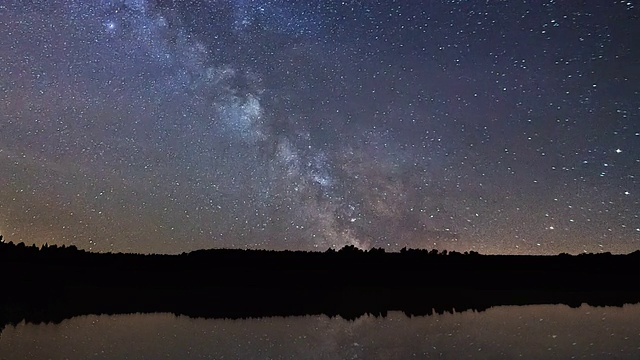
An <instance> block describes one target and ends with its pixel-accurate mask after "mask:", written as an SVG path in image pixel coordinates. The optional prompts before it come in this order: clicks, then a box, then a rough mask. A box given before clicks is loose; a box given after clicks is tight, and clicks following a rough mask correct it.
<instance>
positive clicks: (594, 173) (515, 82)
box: [0, 0, 640, 253]
mask: <svg viewBox="0 0 640 360" xmlns="http://www.w3.org/2000/svg"><path fill="white" fill-rule="evenodd" d="M638 20H639V11H638V8H636V6H635V2H634V1H623V2H615V3H611V4H609V3H607V4H605V3H602V2H598V1H587V2H585V3H584V4H582V5H574V4H568V3H566V4H565V3H562V2H555V1H548V2H545V3H541V2H535V1H531V2H529V1H519V2H512V1H509V2H499V1H496V2H492V1H490V2H488V3H482V4H480V3H479V2H476V1H431V2H422V1H391V0H389V1H384V2H368V1H315V0H313V1H312V0H309V1H303V2H292V1H284V0H272V1H269V0H201V1H195V0H184V1H178V0H155V1H154V0H102V1H80V0H75V1H62V0H59V1H44V0H42V1H38V0H34V1H28V2H25V1H18V0H9V1H3V2H2V5H0V34H2V36H0V233H2V234H3V235H4V236H5V239H6V240H11V241H14V242H20V241H24V242H26V243H35V244H38V245H41V244H43V243H49V244H52V243H55V244H74V245H77V246H78V247H81V248H84V249H92V250H97V251H135V252H145V253H146V252H166V253H177V252H182V251H190V250H194V249H197V248H211V247H238V248H267V249H304V250H313V249H317V250H325V249H327V248H329V247H341V246H344V245H355V246H357V247H361V248H370V247H385V248H387V249H390V250H398V249H400V248H402V247H405V246H406V247H418V248H439V249H448V250H458V251H466V250H476V251H480V252H485V253H557V252H562V251H566V252H571V253H577V252H582V251H589V252H598V251H612V252H628V251H632V250H635V249H637V248H639V247H640V218H639V216H640V215H639V214H640V205H639V199H640V198H639V194H640V188H638V176H640V171H639V169H640V119H639V113H640V94H639V92H640V64H639V62H638V61H639V60H638V59H640V51H639V49H640V47H639V46H638V45H637V44H636V43H637V38H638V34H640V21H638Z"/></svg>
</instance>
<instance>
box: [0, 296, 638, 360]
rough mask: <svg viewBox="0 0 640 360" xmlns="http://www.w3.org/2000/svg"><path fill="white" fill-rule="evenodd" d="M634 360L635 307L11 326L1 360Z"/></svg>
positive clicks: (0, 342) (0, 343)
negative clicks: (612, 359)
mask: <svg viewBox="0 0 640 360" xmlns="http://www.w3.org/2000/svg"><path fill="white" fill-rule="evenodd" d="M572 357H575V358H586V357H588V358H620V359H627V358H629V359H637V358H640V304H635V305H625V306H624V307H590V306H586V305H583V306H581V307H579V308H570V307H568V306H565V305H532V306H504V307H496V308H491V309H489V310H487V311H483V312H471V311H468V312H463V313H454V314H449V313H445V314H441V315H433V316H428V317H412V318H408V317H406V316H405V315H404V314H402V313H400V312H391V313H389V314H388V316H387V317H385V318H376V317H373V316H364V317H361V318H359V319H357V320H355V321H347V320H344V319H341V318H339V317H338V318H329V317H327V316H324V315H322V316H305V317H286V318H282V317H273V318H259V319H247V320H224V319H193V318H189V317H186V316H175V315H173V314H132V315H113V316H108V315H100V316H96V315H90V316H81V317H75V318H72V319H69V320H65V321H63V322H62V323H60V324H39V325H34V324H25V323H24V322H22V323H20V324H18V325H17V326H15V327H14V326H7V327H6V328H5V329H4V331H3V332H2V334H1V335H0V359H65V358H70V359H79V358H83V359H125V358H130V359H160V358H164V359H203V358H204V359H409V358H448V359H460V358H491V359H512V358H525V359H542V358H545V359H554V358H555V359H569V358H572Z"/></svg>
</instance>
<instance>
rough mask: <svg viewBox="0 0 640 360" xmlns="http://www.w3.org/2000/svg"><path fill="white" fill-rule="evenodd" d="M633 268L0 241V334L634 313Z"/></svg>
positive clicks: (607, 258) (638, 295)
mask: <svg viewBox="0 0 640 360" xmlns="http://www.w3.org/2000/svg"><path fill="white" fill-rule="evenodd" d="M1 239H2V237H1V236H0V240H1ZM639 264H640V251H635V252H633V253H631V254H627V255H614V254H610V253H604V254H581V255H577V256H573V255H569V254H560V255H556V256H525V255H517V256H509V255H481V254H479V253H477V252H468V253H458V252H454V251H451V252H447V251H438V250H417V249H402V250H401V251H400V252H386V251H385V250H384V249H381V248H374V249H371V250H368V251H365V250H360V249H358V248H356V247H354V246H345V247H343V248H342V249H340V250H334V249H329V250H327V251H325V252H305V251H269V250H239V249H211V250H197V251H193V252H189V253H183V254H180V255H143V254H124V253H93V252H88V251H85V250H81V249H78V248H77V247H75V246H57V245H44V246H41V247H37V246H35V245H32V246H27V245H25V244H24V243H19V244H13V243H11V242H3V241H0V271H2V274H4V275H3V281H2V283H1V284H0V287H1V288H2V293H3V294H4V295H3V297H1V298H0V329H1V328H2V327H3V325H6V324H9V323H17V322H19V321H22V320H28V321H34V322H39V321H60V320H62V319H65V318H68V317H71V316H75V315H82V314H102V313H106V314H115V313H132V312H173V313H176V314H184V315H189V316H199V317H225V318H242V317H250V316H251V317H253V316H274V315H279V316H286V315H305V314H327V315H329V316H334V315H340V316H342V317H344V318H347V319H353V318H355V317H358V316H360V315H363V314H365V313H370V314H376V315H384V314H386V312H387V311H390V310H399V311H404V312H405V313H406V314H407V315H428V314H431V313H433V312H444V311H454V310H455V311H462V310H468V309H474V310H483V309H486V308H488V307H491V306H497V305H524V304H541V303H546V304H554V303H564V304H568V305H571V306H579V305H580V304H582V303H589V304H591V305H622V304H624V303H635V302H640V285H639V284H638V283H637V282H636V281H634V279H633V277H631V276H632V275H633V274H635V273H637V270H638V265H639Z"/></svg>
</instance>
